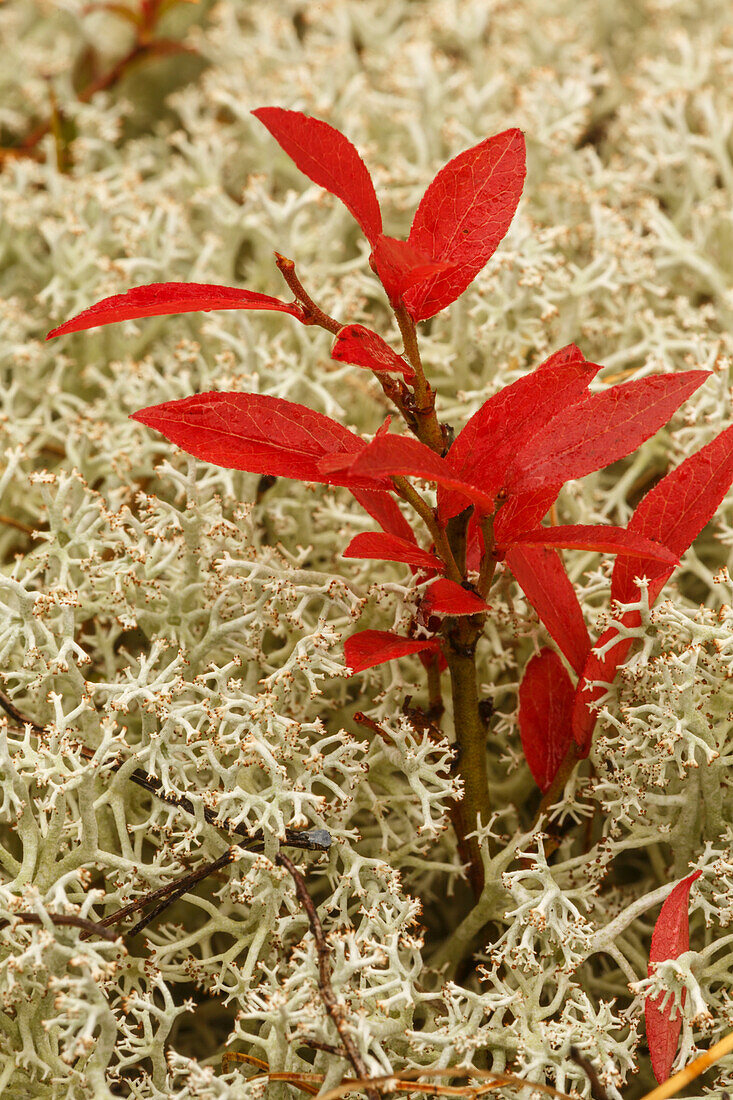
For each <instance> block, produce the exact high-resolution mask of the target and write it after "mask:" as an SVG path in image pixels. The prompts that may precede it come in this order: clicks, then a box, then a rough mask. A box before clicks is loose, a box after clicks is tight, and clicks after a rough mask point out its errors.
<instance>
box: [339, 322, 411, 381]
mask: <svg viewBox="0 0 733 1100" xmlns="http://www.w3.org/2000/svg"><path fill="white" fill-rule="evenodd" d="M331 358H332V359H336V360H338V361H339V362H340V363H354V364H356V366H357V367H366V368H367V369H368V370H373V371H375V372H376V373H377V374H379V373H382V372H384V371H392V372H395V371H397V372H399V373H400V374H401V375H403V376H404V378H405V379H406V380H407V381H408V382H411V381H412V379H413V378H414V377H415V372H414V370H413V369H412V367H411V366H410V364H409V363H408V362H407V360H406V359H403V357H402V356H401V355H398V354H397V352H396V351H393V350H392V348H391V347H390V346H389V344H387V343H386V342H385V341H384V340H383V339H382V337H381V336H379V335H378V334H377V333H376V332H372V330H371V329H368V328H365V327H364V325H344V327H343V328H342V329H339V331H338V333H337V335H336V343H335V344H334V345H333V348H332V349H331Z"/></svg>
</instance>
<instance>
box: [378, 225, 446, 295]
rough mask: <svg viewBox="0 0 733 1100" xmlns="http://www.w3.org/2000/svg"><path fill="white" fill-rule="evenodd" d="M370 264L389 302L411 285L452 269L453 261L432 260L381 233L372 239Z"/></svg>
mask: <svg viewBox="0 0 733 1100" xmlns="http://www.w3.org/2000/svg"><path fill="white" fill-rule="evenodd" d="M369 263H370V265H371V267H372V269H373V271H375V272H376V274H377V276H378V277H379V281H380V282H381V284H382V286H383V287H384V289H385V290H386V292H387V297H388V298H389V300H390V302H392V303H393V304H396V303H397V302H399V301H400V299H401V298H402V297H403V296H404V294H405V293H406V292H407V291H408V290H409V289H410V288H411V287H415V286H418V285H420V284H422V283H425V282H427V281H428V280H429V279H432V278H434V277H435V276H436V275H439V274H441V273H444V272H452V271H453V270H454V267H455V265H454V264H448V263H444V262H441V261H439V260H431V259H430V257H429V256H425V255H424V254H423V253H422V252H418V251H417V250H416V249H415V248H413V247H412V245H410V244H408V242H407V241H401V240H399V238H397V237H385V236H384V234H383V233H380V235H379V237H378V238H377V240H376V241H375V242H374V247H373V249H372V254H371V256H370V257H369Z"/></svg>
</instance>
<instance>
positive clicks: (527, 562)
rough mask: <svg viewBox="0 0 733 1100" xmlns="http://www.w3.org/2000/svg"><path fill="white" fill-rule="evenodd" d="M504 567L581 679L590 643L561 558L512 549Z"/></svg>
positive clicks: (537, 552)
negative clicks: (512, 575) (514, 579)
mask: <svg viewBox="0 0 733 1100" xmlns="http://www.w3.org/2000/svg"><path fill="white" fill-rule="evenodd" d="M506 563H507V565H508V566H509V568H510V569H511V571H512V573H513V574H514V576H515V578H516V580H517V583H518V584H519V586H520V588H521V589H522V591H523V592H524V594H525V596H526V597H527V599H528V600H529V602H530V603H531V604H532V607H533V608H534V609H535V611H536V612H537V614H538V615H539V617H540V619H541V620H542V622H543V623H544V624H545V626H546V627H547V629H548V631H549V632H550V634H551V635H552V637H553V638H554V639H555V641H556V642H557V644H558V646H559V647H560V649H561V650H562V652H563V653H564V654H565V656H566V657H567V659H568V661H569V662H570V664H571V665H572V667H573V668H574V669H575V671H576V672H577V673H578V675H580V674H581V672H582V671H583V666H584V665H585V662H586V659H587V657H588V654H589V653H590V648H591V640H590V635H589V634H588V628H587V626H586V625H585V620H584V618H583V612H582V610H581V608H580V603H579V602H578V597H577V594H576V592H575V589H574V588H573V585H572V584H571V582H570V578H569V577H568V575H567V573H566V572H565V567H564V566H563V563H562V559H561V558H560V555H559V554H558V553H557V552H556V551H555V550H532V549H529V548H528V547H525V546H516V545H515V546H512V547H510V549H509V550H508V551H507V554H506ZM568 713H569V712H568ZM568 730H570V721H569V718H568ZM569 739H570V735H568V740H569Z"/></svg>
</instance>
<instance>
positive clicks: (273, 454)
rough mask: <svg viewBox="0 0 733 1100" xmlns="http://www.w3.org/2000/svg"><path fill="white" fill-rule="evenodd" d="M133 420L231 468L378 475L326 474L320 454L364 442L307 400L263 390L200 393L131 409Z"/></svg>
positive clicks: (296, 474)
mask: <svg viewBox="0 0 733 1100" xmlns="http://www.w3.org/2000/svg"><path fill="white" fill-rule="evenodd" d="M131 419H132V420H138V421H139V422H140V423H141V424H147V426H148V427H150V428H155V430H156V431H159V432H162V434H163V435H164V436H165V437H166V438H167V439H170V440H171V442H172V443H176V444H178V446H179V447H181V448H182V449H183V450H184V451H187V452H188V454H192V455H194V456H195V457H196V458H201V459H203V460H204V461H206V462H213V463H214V464H215V465H216V466H224V467H226V468H227V469H232V470H247V471H249V473H254V474H275V475H276V476H277V477H291V478H298V479H300V480H301V481H320V482H324V483H331V484H335V485H346V486H347V487H348V486H349V485H355V486H356V487H357V488H368V489H374V488H380V487H381V486H380V483H379V479H378V478H376V479H375V478H372V479H371V480H369V479H368V478H366V477H361V478H360V477H358V476H355V477H352V476H351V475H349V474H346V475H340V474H338V473H336V474H334V475H332V476H331V475H328V474H324V473H322V472H321V470H320V469H319V465H318V464H319V461H320V459H321V458H323V456H324V455H328V454H331V453H333V452H338V451H348V452H349V453H352V452H354V451H358V449H359V448H360V447H363V446H365V444H364V440H363V439H361V438H360V437H359V436H358V435H354V433H353V432H350V431H349V429H348V428H345V427H344V426H343V425H342V424H339V423H338V422H337V421H336V420H331V418H330V417H328V416H324V414H323V413H319V412H314V411H313V409H309V408H306V406H305V405H297V404H295V403H294V402H292V401H284V400H283V399H282V398H279V397H270V396H269V395H268V394H261V393H198V394H194V395H193V396H192V397H184V398H183V399H182V400H180V401H166V402H164V403H163V404H162V405H151V406H150V407H149V408H147V409H140V410H139V412H136V413H133V414H132V417H131Z"/></svg>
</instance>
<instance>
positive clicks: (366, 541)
mask: <svg viewBox="0 0 733 1100" xmlns="http://www.w3.org/2000/svg"><path fill="white" fill-rule="evenodd" d="M343 556H344V557H345V558H375V559H377V560H378V561H399V562H404V563H405V564H406V565H414V566H417V567H418V568H420V569H428V570H430V571H435V572H438V573H442V572H443V571H444V569H445V566H444V565H443V563H442V561H441V560H440V558H437V557H436V556H435V554H431V553H429V551H427V550H423V549H421V547H419V546H417V545H416V544H415V543H414V542H411V541H409V540H407V539H403V538H398V537H397V536H396V535H388V534H384V533H383V532H381V531H364V532H363V533H362V534H359V535H355V536H354V538H353V539H352V540H351V542H350V543H349V545H348V546H347V547H346V549H345V550H344V551H343Z"/></svg>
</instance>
